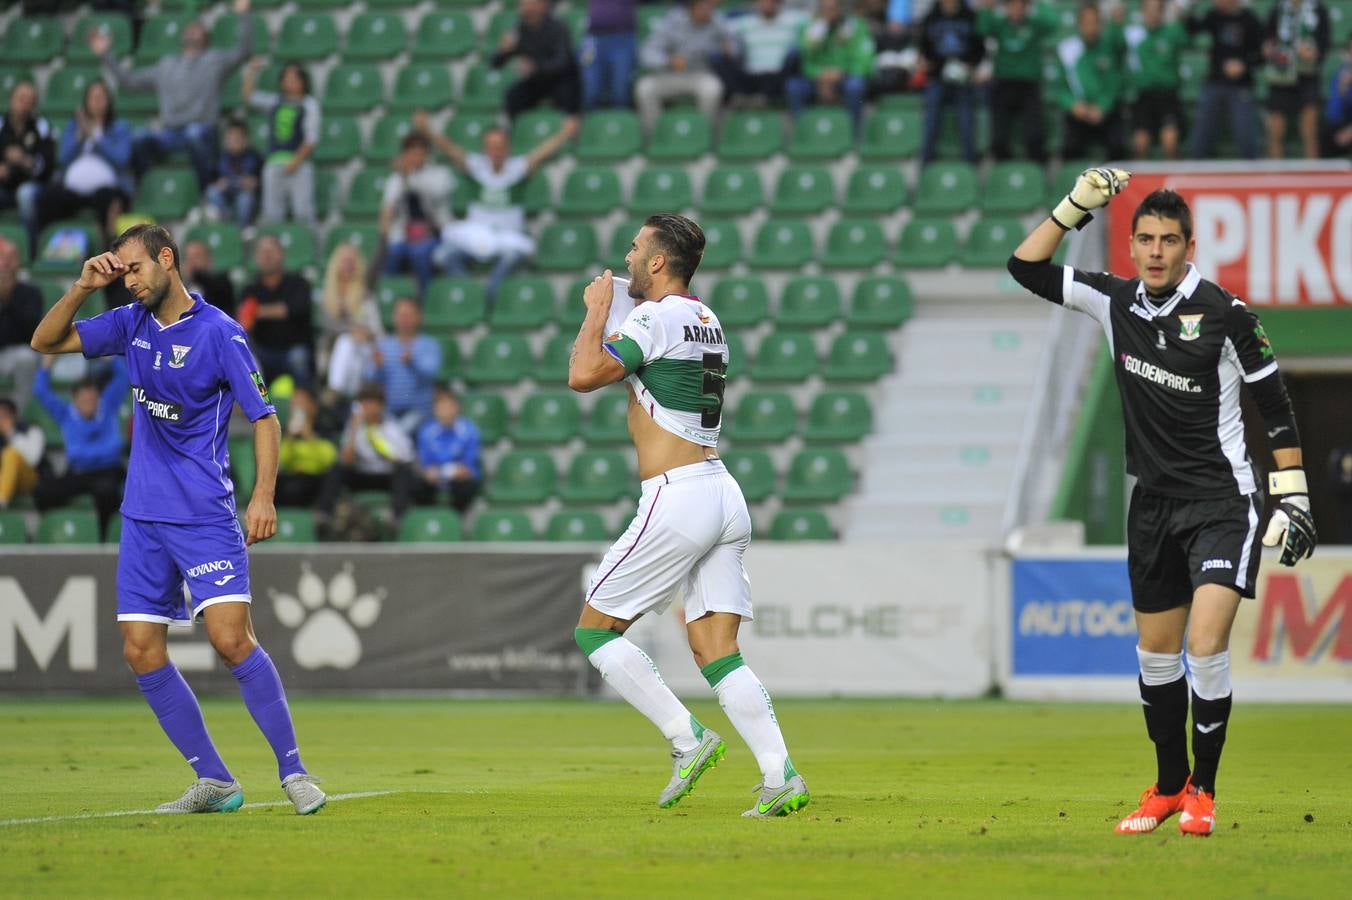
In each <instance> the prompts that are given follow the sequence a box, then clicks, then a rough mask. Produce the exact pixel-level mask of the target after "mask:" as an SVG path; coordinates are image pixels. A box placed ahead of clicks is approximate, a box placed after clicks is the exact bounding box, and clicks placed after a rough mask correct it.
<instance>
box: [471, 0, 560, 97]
mask: <svg viewBox="0 0 1352 900" xmlns="http://www.w3.org/2000/svg"><path fill="white" fill-rule="evenodd" d="M517 9H518V11H519V13H520V16H521V18H519V19H517V22H516V25H515V27H513V28H510V29H508V30H507V31H506V32H505V33H504V34H503V36H502V40H501V41H500V42H499V43H498V50H497V53H495V54H493V60H492V63H493V67H494V68H498V67H500V66H502V65H505V64H506V63H508V62H511V63H512V67H513V68H514V69H515V70H516V74H517V79H516V81H514V82H512V86H511V87H509V88H507V96H506V105H507V115H508V117H509V118H513V119H514V118H516V117H517V115H519V114H520V113H523V112H525V111H526V110H528V109H531V108H533V107H536V106H539V105H540V103H541V102H542V101H544V100H550V101H552V102H553V104H554V105H555V106H556V107H558V108H559V109H561V110H563V111H564V112H566V113H572V114H576V113H577V112H579V111H581V108H582V85H581V78H580V76H579V74H578V68H577V59H576V57H574V56H573V36H572V35H571V34H569V33H568V26H567V25H564V24H563V23H562V22H560V21H559V20H558V19H557V18H555V17H554V16H553V15H552V14H551V13H550V10H549V0H519V2H518V4H517Z"/></svg>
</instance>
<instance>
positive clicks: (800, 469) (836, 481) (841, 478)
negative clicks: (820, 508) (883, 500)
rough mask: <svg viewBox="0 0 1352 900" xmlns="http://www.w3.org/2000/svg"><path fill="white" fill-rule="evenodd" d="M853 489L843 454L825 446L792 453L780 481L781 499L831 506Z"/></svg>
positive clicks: (852, 479) (848, 468)
mask: <svg viewBox="0 0 1352 900" xmlns="http://www.w3.org/2000/svg"><path fill="white" fill-rule="evenodd" d="M852 487H854V476H853V475H852V474H851V472H850V462H849V460H847V459H846V458H845V454H844V453H841V452H840V451H839V450H834V449H831V448H828V447H821V448H809V449H807V450H800V451H799V452H798V453H796V454H794V457H793V460H792V461H791V462H790V463H789V472H788V475H787V477H786V478H785V479H784V494H783V496H784V500H785V501H787V502H790V503H793V502H802V501H808V502H818V503H820V502H823V501H825V502H829V503H834V502H835V501H837V500H839V499H841V498H842V497H844V496H845V495H846V494H848V493H849V492H850V489H851V488H852Z"/></svg>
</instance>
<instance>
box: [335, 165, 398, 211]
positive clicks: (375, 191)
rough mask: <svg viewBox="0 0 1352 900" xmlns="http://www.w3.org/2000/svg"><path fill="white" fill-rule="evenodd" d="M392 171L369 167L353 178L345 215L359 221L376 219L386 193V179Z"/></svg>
mask: <svg viewBox="0 0 1352 900" xmlns="http://www.w3.org/2000/svg"><path fill="white" fill-rule="evenodd" d="M389 176H390V171H389V169H388V168H386V167H385V166H368V167H367V168H365V169H362V170H361V171H359V172H357V174H356V175H354V176H352V185H351V187H350V188H348V192H347V202H346V203H344V204H343V214H344V215H347V216H350V217H353V218H358V219H374V218H376V217H377V216H379V215H380V201H381V198H382V197H383V196H384V193H385V179H386V178H388V177H389Z"/></svg>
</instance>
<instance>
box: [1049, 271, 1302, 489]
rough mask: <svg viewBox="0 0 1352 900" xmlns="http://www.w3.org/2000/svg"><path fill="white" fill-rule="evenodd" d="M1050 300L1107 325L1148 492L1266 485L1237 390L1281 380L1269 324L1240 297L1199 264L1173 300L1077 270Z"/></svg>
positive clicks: (1053, 289)
mask: <svg viewBox="0 0 1352 900" xmlns="http://www.w3.org/2000/svg"><path fill="white" fill-rule="evenodd" d="M1046 297H1047V299H1048V300H1051V301H1053V302H1056V303H1061V304H1063V305H1065V306H1066V307H1067V308H1068V309H1073V310H1077V311H1079V312H1083V313H1086V314H1088V315H1090V316H1092V317H1093V318H1094V319H1096V320H1097V321H1098V322H1099V324H1100V325H1102V326H1103V330H1104V332H1105V333H1106V334H1107V337H1108V346H1109V348H1110V349H1111V351H1112V354H1113V373H1114V375H1115V376H1116V378H1117V388H1118V391H1119V392H1120V393H1121V396H1122V415H1123V418H1124V419H1125V424H1126V432H1127V440H1126V444H1127V447H1126V451H1127V453H1126V459H1127V472H1129V473H1130V474H1132V475H1135V476H1136V477H1137V479H1138V480H1139V483H1140V486H1141V488H1142V489H1143V490H1146V491H1150V492H1152V493H1157V494H1164V495H1167V496H1171V497H1183V498H1196V499H1205V498H1213V497H1234V496H1236V495H1244V494H1251V493H1253V492H1254V491H1256V490H1257V489H1258V485H1257V482H1256V480H1255V477H1254V472H1253V466H1252V463H1251V462H1250V460H1249V454H1248V449H1247V448H1246V447H1245V444H1244V423H1243V421H1242V419H1241V417H1240V407H1239V385H1240V382H1241V381H1243V382H1245V383H1248V384H1253V383H1255V382H1259V381H1263V380H1264V379H1268V378H1275V379H1278V382H1277V384H1278V385H1279V384H1280V376H1279V375H1278V373H1277V361H1276V359H1275V358H1274V357H1273V352H1272V346H1271V344H1269V343H1268V339H1267V335H1266V334H1265V333H1264V331H1263V326H1262V323H1260V322H1259V321H1258V317H1257V316H1256V315H1254V313H1253V311H1252V310H1250V309H1249V308H1248V307H1247V306H1245V305H1244V302H1243V301H1242V300H1240V299H1238V298H1237V297H1235V295H1233V294H1231V293H1230V292H1229V291H1227V290H1225V289H1224V288H1222V287H1220V286H1219V285H1217V284H1215V283H1213V282H1210V281H1206V280H1205V279H1203V278H1202V277H1201V276H1200V275H1198V274H1197V270H1196V269H1195V268H1194V267H1193V266H1192V265H1191V264H1189V265H1188V272H1187V275H1186V276H1185V277H1184V279H1183V281H1182V282H1181V283H1180V284H1179V285H1178V288H1177V289H1176V290H1175V291H1174V293H1173V294H1172V295H1171V296H1169V297H1162V298H1152V297H1150V296H1149V295H1148V294H1147V293H1146V291H1145V288H1144V287H1143V286H1142V284H1141V280H1140V279H1139V278H1131V279H1127V278H1118V277H1117V276H1115V275H1111V274H1108V273H1106V272H1103V273H1099V272H1082V271H1080V270H1078V269H1073V268H1071V267H1069V266H1065V267H1062V278H1061V283H1060V285H1059V286H1052V285H1049V289H1048V290H1047V291H1046ZM1284 394H1285V392H1284V390H1283V391H1282V395H1283V397H1284ZM1272 437H1274V438H1275V437H1276V435H1272Z"/></svg>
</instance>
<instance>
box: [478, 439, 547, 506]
mask: <svg viewBox="0 0 1352 900" xmlns="http://www.w3.org/2000/svg"><path fill="white" fill-rule="evenodd" d="M556 478H557V473H556V472H555V470H554V458H553V457H551V456H550V455H549V454H548V453H547V452H546V451H544V450H508V451H507V452H506V453H504V454H503V455H502V458H501V459H499V460H498V464H497V465H496V466H495V467H494V468H493V471H492V472H490V473H489V476H488V479H487V489H486V491H485V493H486V494H487V496H488V499H489V500H492V501H493V502H494V503H543V502H544V501H545V500H548V499H549V497H550V496H551V495H552V494H553V493H554V482H555V480H556Z"/></svg>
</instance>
